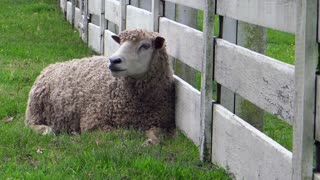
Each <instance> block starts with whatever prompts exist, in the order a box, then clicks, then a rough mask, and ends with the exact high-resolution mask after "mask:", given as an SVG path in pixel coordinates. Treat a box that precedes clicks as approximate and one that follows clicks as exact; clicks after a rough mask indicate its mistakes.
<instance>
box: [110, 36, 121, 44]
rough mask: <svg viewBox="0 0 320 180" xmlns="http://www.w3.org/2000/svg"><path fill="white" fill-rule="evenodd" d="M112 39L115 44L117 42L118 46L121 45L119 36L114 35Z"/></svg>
mask: <svg viewBox="0 0 320 180" xmlns="http://www.w3.org/2000/svg"><path fill="white" fill-rule="evenodd" d="M111 37H112V39H113V40H114V41H115V42H117V43H118V44H120V37H119V36H116V35H112V36H111Z"/></svg>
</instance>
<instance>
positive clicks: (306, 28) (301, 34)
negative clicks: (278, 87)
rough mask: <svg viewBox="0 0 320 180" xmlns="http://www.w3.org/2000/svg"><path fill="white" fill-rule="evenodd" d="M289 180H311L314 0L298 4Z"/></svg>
mask: <svg viewBox="0 0 320 180" xmlns="http://www.w3.org/2000/svg"><path fill="white" fill-rule="evenodd" d="M296 8H297V13H296V14H297V24H296V25H297V27H296V63H295V91H296V92H295V114H294V125H293V130H294V135H293V140H294V142H293V172H292V179H294V180H298V179H311V178H312V162H313V143H314V139H313V129H314V104H315V102H314V101H315V100H314V98H315V70H316V59H317V44H316V33H317V32H316V29H317V27H316V26H317V22H316V21H317V0H297V1H296Z"/></svg>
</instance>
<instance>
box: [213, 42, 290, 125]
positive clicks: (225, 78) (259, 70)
mask: <svg viewBox="0 0 320 180" xmlns="http://www.w3.org/2000/svg"><path fill="white" fill-rule="evenodd" d="M215 52H216V54H215V71H214V72H215V80H216V81H217V82H218V83H220V84H221V85H223V86H225V87H227V88H228V89H230V90H232V91H234V92H235V93H237V94H239V95H241V96H242V97H244V98H246V99H248V100H249V101H251V102H252V103H254V104H255V105H257V106H259V107H261V108H262V109H264V110H266V111H268V112H270V113H272V114H274V115H276V116H277V117H279V118H281V119H283V120H285V121H287V122H288V123H290V124H292V121H293V107H294V103H293V100H294V67H293V66H292V65H289V64H286V63H283V62H280V61H278V60H275V59H273V58H270V57H267V56H265V55H262V54H259V53H256V52H253V51H251V50H249V49H246V48H243V47H240V46H237V45H234V44H232V43H229V42H227V41H225V40H222V39H216V49H215Z"/></svg>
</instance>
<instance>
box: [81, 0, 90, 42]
mask: <svg viewBox="0 0 320 180" xmlns="http://www.w3.org/2000/svg"><path fill="white" fill-rule="evenodd" d="M88 20H89V12H88V0H84V3H83V22H82V25H83V37H82V40H83V41H84V42H85V43H88V23H89V21H88Z"/></svg>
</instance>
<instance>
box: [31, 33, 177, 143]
mask: <svg viewBox="0 0 320 180" xmlns="http://www.w3.org/2000/svg"><path fill="white" fill-rule="evenodd" d="M112 38H113V39H114V40H115V41H116V42H117V43H119V44H120V47H119V49H118V50H117V51H116V52H115V53H114V54H113V55H112V56H111V57H110V59H109V60H108V59H107V58H106V57H104V56H94V57H90V58H83V59H76V60H71V61H68V62H62V63H56V64H52V65H49V66H48V67H47V68H45V69H44V70H43V71H42V72H41V74H40V75H39V76H38V78H37V79H36V81H35V83H34V85H33V87H32V88H31V91H30V93H29V99H28V103H27V110H26V118H25V119H26V120H25V124H26V125H27V126H29V127H31V128H32V129H34V130H36V131H37V132H39V133H41V134H49V133H60V132H61V131H64V132H67V133H71V134H73V133H82V132H86V131H92V130H96V129H98V130H112V129H116V128H131V127H132V128H135V129H139V130H145V131H147V134H150V136H152V137H153V136H155V134H157V133H156V132H157V131H159V129H160V130H166V131H170V132H172V130H173V129H174V128H175V122H174V116H175V114H174V111H175V110H174V103H175V102H174V101H175V89H174V79H173V70H172V68H171V66H170V63H169V60H168V55H167V52H166V48H165V42H164V41H165V39H164V38H162V37H161V36H160V35H159V34H158V33H156V32H148V31H144V30H126V31H123V32H121V33H120V34H119V36H116V35H114V36H112ZM150 131H151V132H150ZM148 141H151V142H152V141H157V139H156V138H151V139H148Z"/></svg>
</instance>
